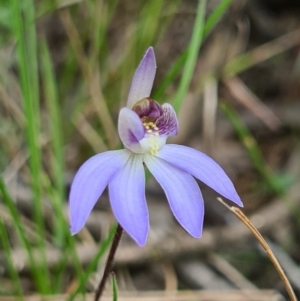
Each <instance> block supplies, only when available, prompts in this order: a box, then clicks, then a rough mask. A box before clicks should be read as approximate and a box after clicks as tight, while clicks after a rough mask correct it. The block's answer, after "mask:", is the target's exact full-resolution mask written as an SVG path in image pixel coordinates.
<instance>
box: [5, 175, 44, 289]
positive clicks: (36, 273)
mask: <svg viewBox="0 0 300 301" xmlns="http://www.w3.org/2000/svg"><path fill="white" fill-rule="evenodd" d="M0 193H1V194H2V198H3V202H4V204H5V205H6V207H7V208H8V210H9V212H10V215H11V217H12V219H13V222H14V224H15V226H16V230H17V233H18V235H19V238H20V241H21V242H22V244H23V246H24V248H25V250H26V253H27V256H28V261H29V264H30V268H31V271H32V274H33V277H34V279H35V283H36V285H37V288H38V289H39V290H40V292H45V291H46V288H45V282H49V280H48V278H46V277H45V276H44V275H43V274H42V270H41V269H40V267H39V266H38V265H37V264H36V261H35V258H34V256H33V252H32V246H31V244H30V242H29V241H28V239H27V236H26V233H25V230H24V228H23V223H22V220H21V218H20V215H19V212H18V209H17V208H16V206H15V204H14V202H13V200H12V198H11V197H10V195H9V193H8V191H7V189H6V186H5V183H4V181H3V178H2V176H0ZM45 280H46V281H45Z"/></svg>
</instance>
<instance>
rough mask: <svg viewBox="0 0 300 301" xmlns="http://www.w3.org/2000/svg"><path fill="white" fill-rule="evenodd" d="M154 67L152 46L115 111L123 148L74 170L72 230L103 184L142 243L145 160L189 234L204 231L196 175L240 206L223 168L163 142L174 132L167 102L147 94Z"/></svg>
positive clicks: (115, 210) (81, 222) (117, 215)
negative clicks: (121, 103) (122, 105)
mask: <svg viewBox="0 0 300 301" xmlns="http://www.w3.org/2000/svg"><path fill="white" fill-rule="evenodd" d="M155 72H156V61H155V55H154V50H153V48H152V47H150V48H149V49H148V50H147V51H146V53H145V55H144V57H143V59H142V61H141V62H140V64H139V66H138V68H137V70H136V71H135V74H134V77H133V80H132V84H131V88H130V92H129V96H128V100H127V107H125V108H122V109H121V111H120V113H119V121H118V131H119V136H120V138H121V140H122V142H123V145H124V147H125V149H122V150H114V151H107V152H104V153H100V154H97V155H95V156H93V157H92V158H90V159H89V160H87V161H86V162H85V163H84V164H83V165H82V166H81V167H80V169H79V170H78V172H77V174H76V176H75V178H74V180H73V183H72V186H71V191H70V201H69V205H70V208H69V210H70V224H71V233H72V234H76V233H77V232H79V231H80V230H81V229H82V228H83V226H84V224H85V223H86V220H87V218H88V216H89V215H90V213H91V211H92V209H93V207H94V205H95V203H96V202H97V200H98V198H99V197H100V195H101V194H102V193H103V191H104V189H105V188H106V186H108V189H109V199H110V203H111V207H112V211H113V213H114V215H115V218H116V219H117V221H118V223H119V224H120V225H121V226H122V227H123V229H124V230H125V231H126V232H127V233H128V234H129V235H130V236H131V237H132V238H133V239H134V240H135V241H136V243H137V244H138V245H140V246H143V245H145V243H146V240H147V236H148V232H149V214H148V207H147V204H146V198H145V172H144V166H146V167H147V168H148V169H149V170H150V172H151V173H152V175H153V176H154V178H155V179H156V180H157V181H158V183H159V184H160V185H161V187H162V188H163V190H164V192H165V194H166V197H167V199H168V202H169V204H170V207H171V210H172V212H173V214H174V216H175V217H176V219H177V221H178V222H179V223H180V224H181V226H182V227H183V228H184V229H185V230H186V231H187V232H188V233H189V234H190V235H192V236H193V237H196V238H199V237H200V236H201V235H202V227H203V218H204V204H203V197H202V194H201V191H200V189H199V186H198V184H197V183H196V180H195V179H194V178H197V179H199V180H200V181H202V182H203V183H204V184H206V185H207V186H209V187H210V188H212V189H213V190H215V191H216V192H217V193H218V194H220V195H222V196H223V197H225V198H226V199H228V200H231V201H232V202H234V203H235V204H237V205H239V206H241V207H242V206H243V203H242V201H241V199H240V197H239V196H238V194H237V192H236V190H235V188H234V186H233V184H232V182H231V180H230V179H229V178H228V176H227V175H226V174H225V172H224V170H223V169H222V168H221V167H220V166H219V165H218V164H217V163H216V162H215V161H214V160H213V159H211V158H210V157H208V156H207V155H205V154H204V153H202V152H199V151H197V150H195V149H193V148H190V147H186V146H181V145H174V144H166V140H167V138H168V137H169V136H175V135H177V132H178V120H177V117H176V113H175V111H174V109H173V107H172V106H171V105H170V104H167V103H165V104H163V105H160V104H159V103H157V102H156V101H155V100H153V99H152V98H150V93H151V89H152V85H153V81H154V77H155Z"/></svg>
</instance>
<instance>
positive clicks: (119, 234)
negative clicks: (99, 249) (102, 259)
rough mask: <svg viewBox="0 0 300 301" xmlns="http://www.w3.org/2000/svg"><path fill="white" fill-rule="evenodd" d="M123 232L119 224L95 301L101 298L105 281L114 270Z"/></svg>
mask: <svg viewBox="0 0 300 301" xmlns="http://www.w3.org/2000/svg"><path fill="white" fill-rule="evenodd" d="M122 233H123V228H122V227H121V226H120V225H119V224H118V227H117V230H116V233H115V236H114V239H113V242H112V244H111V247H110V250H109V254H108V258H107V261H106V264H105V269H104V273H103V276H102V279H101V281H100V283H99V286H98V289H97V291H96V294H95V299H94V300H95V301H98V300H99V299H100V297H101V295H102V293H103V290H104V286H105V283H106V281H107V278H108V276H109V274H110V273H111V271H112V266H113V263H114V257H115V254H116V251H117V248H118V245H119V243H120V240H121V237H122Z"/></svg>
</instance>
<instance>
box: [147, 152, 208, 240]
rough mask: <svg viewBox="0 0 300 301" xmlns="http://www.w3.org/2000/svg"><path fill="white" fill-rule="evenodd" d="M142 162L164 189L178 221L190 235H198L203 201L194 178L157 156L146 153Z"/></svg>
mask: <svg viewBox="0 0 300 301" xmlns="http://www.w3.org/2000/svg"><path fill="white" fill-rule="evenodd" d="M144 162H145V163H146V165H147V167H148V168H149V170H150V172H151V173H152V174H153V176H154V177H155V179H156V180H157V181H158V182H159V184H160V185H161V186H162V188H163V190H164V191H165V194H166V196H167V199H168V201H169V204H170V207H171V210H172V212H173V214H174V216H175V217H176V219H177V220H178V222H179V223H180V224H181V226H182V227H183V228H184V229H185V230H186V231H187V232H188V233H190V234H191V235H192V236H194V237H197V238H198V237H200V236H201V235H202V228H203V217H204V203H203V198H202V195H201V192H200V189H199V186H198V184H197V183H196V181H195V179H194V178H193V177H192V176H191V175H189V174H188V173H186V172H184V171H182V170H180V169H179V168H177V167H176V166H174V165H172V164H170V163H168V162H166V161H164V160H162V159H159V158H157V157H153V156H150V155H147V156H145V158H144Z"/></svg>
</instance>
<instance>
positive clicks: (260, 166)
mask: <svg viewBox="0 0 300 301" xmlns="http://www.w3.org/2000/svg"><path fill="white" fill-rule="evenodd" d="M221 109H222V111H223V112H224V114H225V115H226V117H227V118H228V120H229V121H230V123H231V124H232V126H233V127H234V129H235V131H236V133H237V135H238V137H239V138H240V140H241V142H242V143H243V145H244V147H245V148H246V150H247V152H248V155H249V157H250V159H251V162H252V164H253V166H254V167H255V169H256V170H257V171H258V172H259V174H260V175H261V177H262V178H263V179H264V180H265V182H266V183H267V184H268V186H269V188H270V189H271V191H272V192H273V193H275V194H276V195H283V192H284V191H283V189H282V186H280V185H278V181H277V180H276V176H275V174H274V173H272V171H271V170H270V168H269V166H268V165H267V164H266V162H265V159H264V157H263V155H262V153H261V150H260V149H259V147H258V145H257V142H256V141H255V139H254V137H253V136H252V135H251V133H250V132H249V130H248V129H247V127H246V126H245V125H244V124H243V122H242V120H241V119H240V117H239V116H238V114H237V113H236V112H235V111H234V109H233V108H231V107H230V106H229V105H226V104H225V103H222V104H221Z"/></svg>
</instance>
